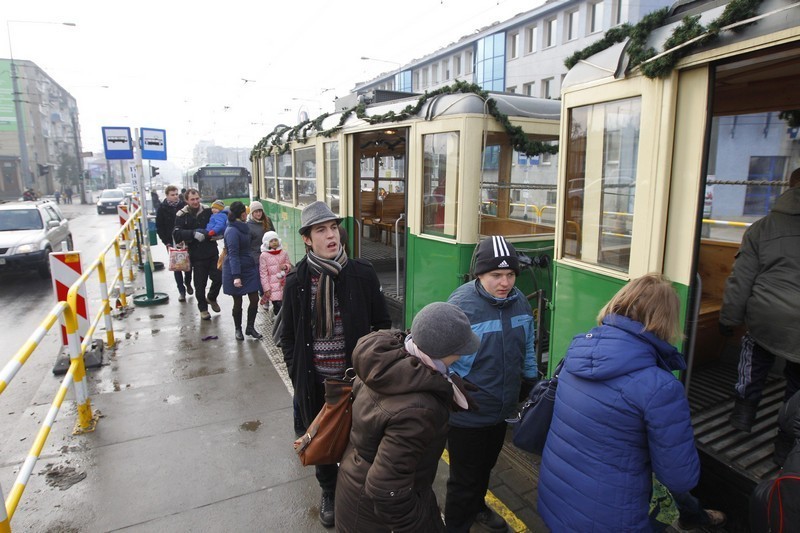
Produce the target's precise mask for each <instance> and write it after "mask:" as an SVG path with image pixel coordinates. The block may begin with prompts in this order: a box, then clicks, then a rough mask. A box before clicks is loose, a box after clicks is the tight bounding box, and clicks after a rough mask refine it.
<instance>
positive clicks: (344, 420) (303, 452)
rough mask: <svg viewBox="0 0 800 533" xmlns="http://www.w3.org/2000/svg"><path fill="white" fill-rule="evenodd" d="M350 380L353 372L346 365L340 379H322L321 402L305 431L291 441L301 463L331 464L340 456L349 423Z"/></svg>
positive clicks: (351, 407) (351, 397)
mask: <svg viewBox="0 0 800 533" xmlns="http://www.w3.org/2000/svg"><path fill="white" fill-rule="evenodd" d="M354 379H355V372H354V371H353V369H352V368H349V369H347V372H345V375H344V378H342V379H331V378H328V379H326V380H325V405H323V406H322V409H321V410H320V412H319V414H318V415H317V417H316V418H315V419H314V421H313V422H311V425H310V426H309V427H308V430H307V431H306V434H305V435H303V436H302V437H300V438H299V439H297V440H296V441H294V451H295V453H297V455H298V457H299V458H300V462H301V463H303V466H309V465H331V464H335V463H339V462H341V460H342V457H344V451H345V449H346V448H347V444H348V443H349V442H350V427H351V426H352V423H353V380H354Z"/></svg>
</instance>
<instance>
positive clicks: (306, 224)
mask: <svg viewBox="0 0 800 533" xmlns="http://www.w3.org/2000/svg"><path fill="white" fill-rule="evenodd" d="M330 220H335V221H336V222H337V223H339V222H341V221H342V219H341V218H339V217H337V216H336V215H334V214H333V211H331V208H330V207H328V204H326V203H325V202H321V201H319V200H317V201H316V202H314V203H312V204H308V205H307V206H305V207H304V208H303V212H302V213H300V235H302V234H303V233H304V232H305V231H306V230H307V229H308V228H310V227H311V226H314V225H315V224H322V223H323V222H328V221H330Z"/></svg>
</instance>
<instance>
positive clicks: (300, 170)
mask: <svg viewBox="0 0 800 533" xmlns="http://www.w3.org/2000/svg"><path fill="white" fill-rule="evenodd" d="M293 155H294V167H293V168H294V169H295V172H294V182H295V183H294V190H295V191H296V198H297V203H296V205H297V206H298V207H300V206H306V205H309V204H312V203H314V202H316V201H317V150H316V148H315V147H313V146H312V147H309V148H299V149H297V150H294V153H293Z"/></svg>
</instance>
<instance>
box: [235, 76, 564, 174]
mask: <svg viewBox="0 0 800 533" xmlns="http://www.w3.org/2000/svg"><path fill="white" fill-rule="evenodd" d="M458 93H473V94H476V95H477V96H479V97H480V98H481V99H482V100H483V101H484V102H486V103H487V108H488V110H489V114H490V115H492V116H493V117H494V118H495V119H497V121H498V122H500V124H501V125H502V126H503V128H504V129H505V130H506V132H507V133H508V135H509V137H510V140H511V145H512V146H513V147H514V149H515V150H516V151H518V152H521V153H524V154H525V155H527V156H535V155H539V154H544V153H547V154H556V153H558V146H554V145H551V144H547V143H544V142H541V141H534V140H530V139H529V138H528V136H527V135H526V134H525V132H524V131H523V129H522V128H521V127H519V126H514V125H513V124H511V121H510V120H509V119H508V115H506V114H504V113H501V112H500V111H499V110H498V109H497V102H496V101H495V100H494V99H493V98H491V97H490V96H489V93H488V92H487V91H484V90H483V89H481V88H480V87H479V86H478V85H475V84H474V83H467V82H464V81H461V80H456V82H455V83H453V84H452V85H448V86H445V87H440V88H439V89H436V90H434V91H430V92H428V91H426V92H425V94H423V95H422V96H420V97H419V99H418V100H417V102H416V103H415V104H409V105H407V106H406V107H404V108H403V109H402V110H401V111H398V112H395V111H389V112H387V113H384V114H382V115H367V106H366V105H365V104H363V103H360V104H358V105H356V106H353V107H351V108H349V109H346V110H345V111H343V112H342V115H341V117H340V118H339V122H338V124H336V125H335V126H333V127H332V128H329V129H327V130H323V129H322V123H323V121H324V120H325V119H326V118H328V117H329V116H330V114H329V113H324V114H322V115H320V116H319V117H317V118H315V119H314V120H305V121H303V122H301V123H300V124H298V125H296V126H294V127H293V128H290V127H288V126H285V125H283V124H281V125H278V126H276V127H275V129H274V130H273V131H272V132H271V133H269V134H268V135H266V136H265V137H264V138H263V139H261V140H260V141H259V142H258V143H257V144H256V145H255V146H254V147H253V150H252V151H251V152H250V161H253V160H254V159H258V158H263V157H266V156H270V155H273V154H276V153H277V154H283V153H286V152H287V151H288V150H289V144H290V143H291V142H292V141H298V142H300V143H302V144H305V143H306V142H308V136H309V132H310V131H311V130H314V131H316V132H317V135H321V136H323V137H331V136H333V135H334V134H336V133H337V132H338V131H339V130H341V129H342V128H343V127H344V125H345V123H346V122H347V120H348V119H349V118H350V116H351V115H352V114H353V113H355V114H356V117H358V118H360V119H361V120H364V121H365V122H368V123H369V124H384V123H391V122H401V121H403V120H408V119H409V118H411V117H414V116H417V115H418V114H419V112H420V110H421V109H422V107H423V106H424V105H425V102H427V101H428V100H430V99H431V98H434V97H437V96H439V95H442V94H458ZM287 132H288V134H287V135H286V140H285V141H282V140H281V139H282V137H283V135H284V134H285V133H287Z"/></svg>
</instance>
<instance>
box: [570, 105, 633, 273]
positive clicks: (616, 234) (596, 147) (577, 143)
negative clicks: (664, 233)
mask: <svg viewBox="0 0 800 533" xmlns="http://www.w3.org/2000/svg"><path fill="white" fill-rule="evenodd" d="M640 127H641V99H640V98H638V97H637V98H629V99H624V100H617V101H614V102H606V103H602V104H594V105H589V106H584V107H578V108H574V109H571V110H570V113H569V132H570V134H569V139H568V145H567V150H566V155H565V157H566V158H567V162H566V186H565V187H564V192H563V194H564V195H565V198H564V214H563V216H564V220H563V224H564V231H563V241H562V253H563V255H564V257H569V258H573V259H578V260H580V261H585V262H587V263H593V264H597V265H602V266H606V267H608V268H612V269H614V270H619V271H622V272H627V271H628V267H629V264H630V252H631V239H632V236H633V206H634V200H635V196H636V165H637V160H638V152H639V132H640Z"/></svg>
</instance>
